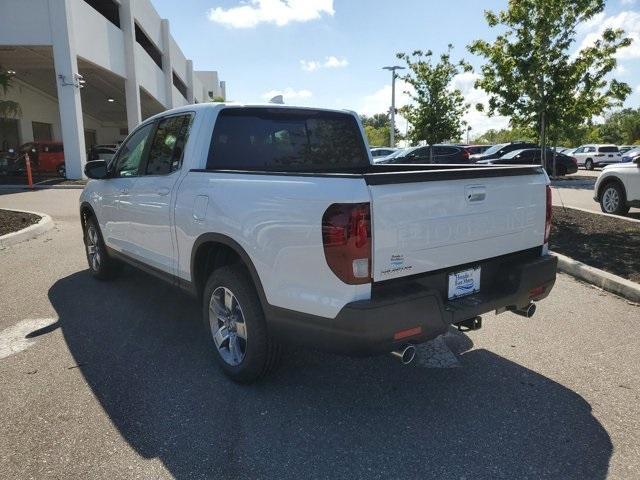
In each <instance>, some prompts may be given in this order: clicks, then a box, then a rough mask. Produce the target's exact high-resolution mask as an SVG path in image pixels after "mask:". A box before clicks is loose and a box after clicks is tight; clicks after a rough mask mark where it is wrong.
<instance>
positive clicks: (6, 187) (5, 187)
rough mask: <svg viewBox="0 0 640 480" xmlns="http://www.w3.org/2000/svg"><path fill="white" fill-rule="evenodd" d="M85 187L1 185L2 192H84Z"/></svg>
mask: <svg viewBox="0 0 640 480" xmlns="http://www.w3.org/2000/svg"><path fill="white" fill-rule="evenodd" d="M84 187H85V186H84V185H34V186H33V187H32V188H29V185H0V190H50V189H53V190H82V189H83V188H84Z"/></svg>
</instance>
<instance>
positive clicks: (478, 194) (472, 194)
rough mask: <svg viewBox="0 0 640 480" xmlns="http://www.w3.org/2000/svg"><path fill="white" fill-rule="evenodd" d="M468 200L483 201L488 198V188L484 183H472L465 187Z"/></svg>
mask: <svg viewBox="0 0 640 480" xmlns="http://www.w3.org/2000/svg"><path fill="white" fill-rule="evenodd" d="M465 197H466V199H467V202H482V201H484V199H485V198H487V189H486V187H485V186H484V185H470V186H468V187H466V188H465Z"/></svg>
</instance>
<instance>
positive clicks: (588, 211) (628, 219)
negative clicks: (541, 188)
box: [553, 204, 640, 223]
mask: <svg viewBox="0 0 640 480" xmlns="http://www.w3.org/2000/svg"><path fill="white" fill-rule="evenodd" d="M553 206H554V207H559V208H570V209H572V210H579V211H581V212H586V213H592V214H594V215H602V216H603V217H610V218H617V219H618V220H626V221H627V222H636V223H640V220H638V219H637V218H629V217H623V216H621V215H612V214H610V213H604V212H596V211H594V210H587V209H586V208H580V207H571V206H569V205H557V204H554V205H553Z"/></svg>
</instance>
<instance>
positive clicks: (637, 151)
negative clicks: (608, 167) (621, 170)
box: [620, 147, 640, 163]
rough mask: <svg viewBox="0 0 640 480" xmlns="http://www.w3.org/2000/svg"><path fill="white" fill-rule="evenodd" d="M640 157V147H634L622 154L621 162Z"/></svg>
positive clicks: (631, 160)
mask: <svg viewBox="0 0 640 480" xmlns="http://www.w3.org/2000/svg"><path fill="white" fill-rule="evenodd" d="M638 157H640V147H635V148H632V149H631V150H628V151H626V152H625V153H623V154H622V160H620V161H621V162H624V163H626V162H633V161H634V160H635V159H636V158H638Z"/></svg>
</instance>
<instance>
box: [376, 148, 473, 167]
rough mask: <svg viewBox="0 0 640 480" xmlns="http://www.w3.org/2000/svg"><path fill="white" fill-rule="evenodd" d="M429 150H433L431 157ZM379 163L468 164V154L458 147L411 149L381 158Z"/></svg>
mask: <svg viewBox="0 0 640 480" xmlns="http://www.w3.org/2000/svg"><path fill="white" fill-rule="evenodd" d="M430 149H433V157H431V155H430ZM379 163H409V164H416V163H418V164H428V163H469V152H468V150H467V149H466V148H465V147H460V146H458V145H433V146H432V147H429V146H426V147H411V148H407V149H405V150H403V151H402V152H398V153H397V154H394V155H391V156H389V157H386V158H383V159H381V160H380V162H379Z"/></svg>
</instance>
